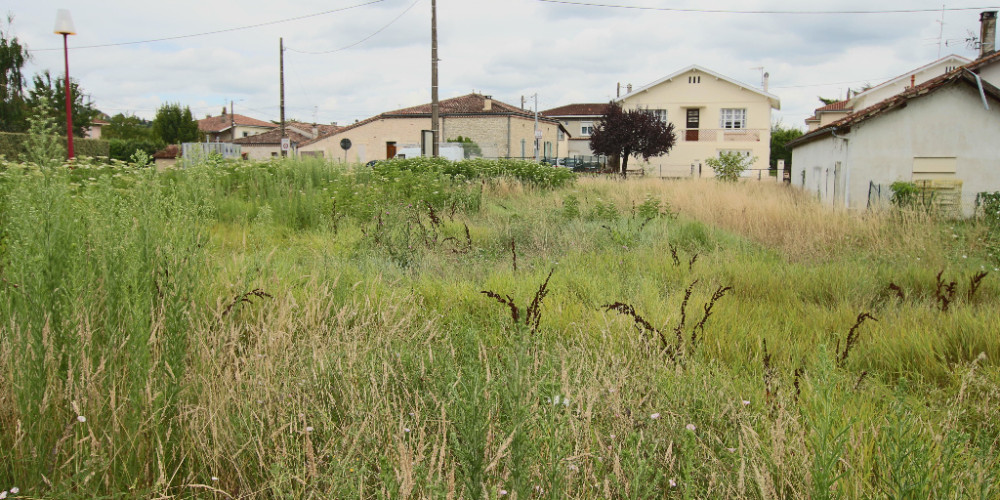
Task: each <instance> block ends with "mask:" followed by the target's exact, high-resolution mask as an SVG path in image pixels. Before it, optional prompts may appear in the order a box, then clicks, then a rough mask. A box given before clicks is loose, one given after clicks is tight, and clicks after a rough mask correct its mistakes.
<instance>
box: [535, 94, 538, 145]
mask: <svg viewBox="0 0 1000 500" xmlns="http://www.w3.org/2000/svg"><path fill="white" fill-rule="evenodd" d="M535 162H538V92H535Z"/></svg>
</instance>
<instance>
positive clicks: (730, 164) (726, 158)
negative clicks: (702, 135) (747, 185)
mask: <svg viewBox="0 0 1000 500" xmlns="http://www.w3.org/2000/svg"><path fill="white" fill-rule="evenodd" d="M755 161H757V157H756V156H754V157H750V156H744V155H741V154H739V153H737V152H733V151H721V152H719V157H718V158H709V159H707V160H705V163H707V164H708V166H709V167H712V171H714V172H715V177H716V178H717V179H719V180H720V181H727V182H736V181H737V180H739V178H740V174H742V173H743V172H744V171H745V170H746V169H748V168H750V167H751V166H752V165H753V164H754V162H755Z"/></svg>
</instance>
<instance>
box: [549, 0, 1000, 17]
mask: <svg viewBox="0 0 1000 500" xmlns="http://www.w3.org/2000/svg"><path fill="white" fill-rule="evenodd" d="M535 1H536V2H543V3H555V4H562V5H575V6H580V7H603V8H610V9H631V10H655V11H663V12H690V13H699V14H801V15H813V14H915V13H924V12H934V13H938V12H941V11H942V10H944V11H963V10H984V9H996V8H997V7H949V8H946V9H890V10H733V9H684V8H677V7H644V6H639V5H618V4H606V3H587V2H573V1H569V0H535Z"/></svg>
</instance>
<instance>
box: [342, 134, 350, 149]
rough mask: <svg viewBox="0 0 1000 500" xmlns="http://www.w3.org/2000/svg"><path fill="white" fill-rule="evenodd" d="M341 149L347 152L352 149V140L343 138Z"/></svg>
mask: <svg viewBox="0 0 1000 500" xmlns="http://www.w3.org/2000/svg"><path fill="white" fill-rule="evenodd" d="M340 149H343V150H344V151H347V150H348V149H351V140H350V139H348V138H346V137H345V138H343V139H341V140H340Z"/></svg>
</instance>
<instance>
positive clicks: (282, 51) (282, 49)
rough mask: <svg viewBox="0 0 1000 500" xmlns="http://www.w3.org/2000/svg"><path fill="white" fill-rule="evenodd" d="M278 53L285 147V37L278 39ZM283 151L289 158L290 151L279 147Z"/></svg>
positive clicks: (282, 154)
mask: <svg viewBox="0 0 1000 500" xmlns="http://www.w3.org/2000/svg"><path fill="white" fill-rule="evenodd" d="M278 51H279V53H280V55H279V56H278V66H279V71H280V73H281V143H282V146H284V142H285V39H284V38H283V37H279V38H278ZM279 149H281V156H282V157H284V156H288V151H285V148H283V147H279Z"/></svg>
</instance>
